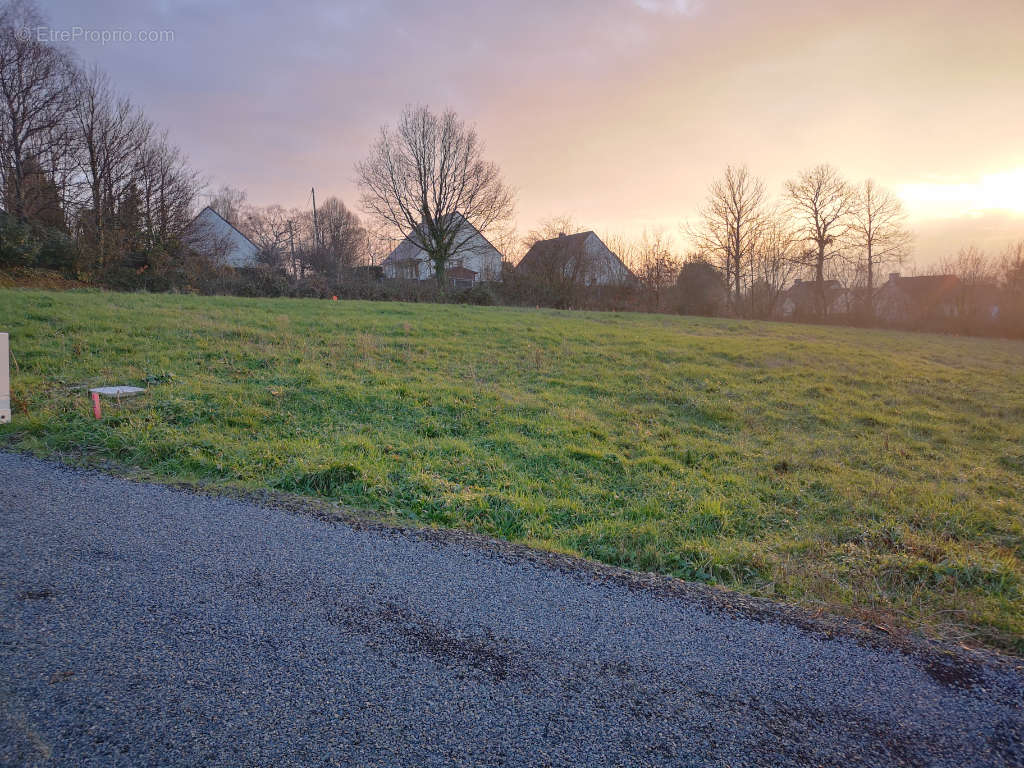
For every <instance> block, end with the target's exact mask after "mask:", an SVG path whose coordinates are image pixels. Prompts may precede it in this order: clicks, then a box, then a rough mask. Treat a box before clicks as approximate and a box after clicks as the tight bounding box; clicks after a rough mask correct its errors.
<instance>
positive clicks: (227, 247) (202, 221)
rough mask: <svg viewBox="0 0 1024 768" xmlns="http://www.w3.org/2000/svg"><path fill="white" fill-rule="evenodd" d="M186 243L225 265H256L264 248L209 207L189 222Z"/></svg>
mask: <svg viewBox="0 0 1024 768" xmlns="http://www.w3.org/2000/svg"><path fill="white" fill-rule="evenodd" d="M182 243H183V244H184V245H185V246H186V247H188V248H190V249H191V250H193V251H195V252H196V253H197V254H199V255H200V256H203V257H205V258H206V259H207V260H209V262H210V263H212V264H216V265H219V266H225V267H234V268H236V269H238V268H242V267H255V266H256V265H257V264H258V263H259V252H260V249H259V248H258V247H257V246H256V244H255V243H253V242H252V240H250V239H249V238H248V237H246V236H245V235H243V234H242V233H241V232H239V231H238V230H237V229H236V228H235V227H234V226H233V225H232V224H231V223H230V222H229V221H227V219H225V218H223V217H222V216H221V215H220V214H219V213H217V212H216V211H215V210H213V208H211V207H210V206H206V207H205V208H203V210H201V211H200V212H199V215H198V216H196V217H195V218H194V219H192V221H191V222H190V223H189V225H188V227H187V228H186V229H185V233H184V235H183V236H182Z"/></svg>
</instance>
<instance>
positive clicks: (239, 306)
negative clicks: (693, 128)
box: [0, 291, 1024, 654]
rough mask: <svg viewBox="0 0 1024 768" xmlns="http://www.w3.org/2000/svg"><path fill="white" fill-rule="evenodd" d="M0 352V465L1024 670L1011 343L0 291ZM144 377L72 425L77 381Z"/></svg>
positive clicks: (1023, 414)
mask: <svg viewBox="0 0 1024 768" xmlns="http://www.w3.org/2000/svg"><path fill="white" fill-rule="evenodd" d="M0 329H2V330H7V331H9V332H10V333H11V347H12V351H13V354H14V356H15V360H16V364H15V365H14V366H12V368H13V370H12V378H13V407H14V423H13V424H12V425H10V426H6V427H2V428H0V445H6V446H8V447H10V448H14V449H19V450H26V451H31V452H32V453H35V454H37V455H42V456H46V455H60V456H62V457H63V458H64V459H65V460H69V461H73V462H78V463H83V464H87V465H88V464H99V463H101V462H111V461H113V462H115V463H117V464H119V465H122V466H127V467H135V468H140V469H141V470H144V471H143V472H142V473H140V474H142V475H143V476H145V477H151V478H156V479H162V480H184V481H191V482H195V481H200V482H204V483H207V484H212V485H214V486H217V485H225V486H240V487H245V488H260V487H272V488H276V489H281V490H285V491H291V492H295V493H299V494H310V495H316V496H323V497H327V498H330V499H336V500H339V501H340V502H342V503H344V504H346V505H350V506H352V507H358V508H361V509H364V510H371V511H373V512H374V513H375V514H377V515H378V516H380V517H381V518H383V519H385V520H392V521H394V520H400V519H408V520H412V521H417V522H420V523H424V524H429V525H437V526H451V527H459V528H466V529H470V530H474V531H480V532H483V533H486V534H489V535H493V536H498V537H502V538H505V539H510V540H515V541H523V542H526V543H528V544H531V545H533V546H537V547H542V548H548V549H553V550H558V551H563V552H570V553H576V554H580V555H583V556H585V557H589V558H593V559H596V560H600V561H604V562H607V563H612V564H616V565H621V566H626V567H628V568H634V569H640V570H651V571H659V572H662V573H667V574H672V575H675V576H679V577H682V578H685V579H691V580H699V581H704V582H709V583H714V584H721V585H725V586H727V587H730V588H733V589H737V590H742V591H744V592H748V593H751V594H755V595H761V596H767V597H771V598H773V599H776V600H781V601H787V602H794V603H799V604H802V605H805V606H810V607H824V608H827V609H829V610H834V611H838V612H842V613H846V614H850V615H854V616H857V617H860V618H862V619H866V620H868V621H872V622H875V623H887V624H891V625H895V626H902V627H911V628H915V629H920V630H922V631H924V632H926V633H928V634H930V635H932V636H937V637H940V638H943V639H945V640H947V641H963V642H971V643H982V644H987V645H989V646H992V647H997V648H1000V649H1003V650H1008V651H1011V652H1015V653H1018V654H1020V653H1024V501H1022V500H1024V343H1021V342H1009V341H998V340H978V339H966V338H948V337H940V336H929V335H918V334H901V333H893V332H883V331H877V332H876V331H865V330H858V329H845V328H835V327H818V326H806V325H794V324H777V323H761V322H744V321H732V320H718V319H702V318H683V317H668V316H658V315H640V314H604V313H571V312H558V311H554V310H550V311H548V310H523V309H504V308H484V307H466V306H454V305H426V304H398V303H366V302H323V301H314V300H290V299H280V300H261V299H238V298H199V297H192V296H172V295H142V294H108V293H45V292H29V291H0ZM167 374H173V378H169V380H168V376H167ZM147 378H149V380H150V382H151V385H150V391H149V392H148V393H147V394H146V395H144V396H143V397H141V398H139V399H138V400H136V401H132V402H129V403H126V404H124V405H121V406H117V405H114V404H109V403H105V413H104V419H103V420H102V421H95V420H94V419H93V418H92V415H91V409H90V403H89V401H88V398H87V395H86V393H85V390H84V389H83V388H82V387H84V386H85V385H89V386H95V385H100V384H136V385H138V384H145V383H146V381H147Z"/></svg>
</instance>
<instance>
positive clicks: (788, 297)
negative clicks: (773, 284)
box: [776, 278, 854, 320]
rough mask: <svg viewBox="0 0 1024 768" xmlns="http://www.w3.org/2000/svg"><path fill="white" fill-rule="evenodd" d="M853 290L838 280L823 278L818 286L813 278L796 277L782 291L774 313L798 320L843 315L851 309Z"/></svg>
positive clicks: (787, 318) (784, 318)
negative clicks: (788, 286)
mask: <svg viewBox="0 0 1024 768" xmlns="http://www.w3.org/2000/svg"><path fill="white" fill-rule="evenodd" d="M853 304H854V298H853V292H852V291H850V290H848V289H847V288H844V287H843V285H842V284H841V283H840V282H839V281H838V280H825V281H824V282H823V283H822V284H821V285H820V286H819V284H818V283H817V281H814V280H801V279H800V278H797V279H796V280H795V281H794V282H793V285H792V287H790V288H789V289H788V290H785V291H783V292H782V294H781V295H780V296H779V300H778V302H777V304H776V313H777V314H778V316H779V317H781V318H782V319H783V320H799V319H803V318H810V317H820V316H821V315H822V308H824V314H825V315H845V314H849V313H850V312H851V311H852V309H853Z"/></svg>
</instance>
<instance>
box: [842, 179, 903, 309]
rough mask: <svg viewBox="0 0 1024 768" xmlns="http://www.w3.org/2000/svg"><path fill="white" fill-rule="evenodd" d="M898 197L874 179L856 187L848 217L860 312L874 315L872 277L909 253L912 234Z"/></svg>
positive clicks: (873, 285) (873, 279)
mask: <svg viewBox="0 0 1024 768" xmlns="http://www.w3.org/2000/svg"><path fill="white" fill-rule="evenodd" d="M906 221H907V215H906V212H905V211H904V210H903V203H902V202H900V199H899V198H898V197H896V196H895V195H893V194H892V193H891V192H889V191H888V190H886V189H883V188H882V187H879V186H878V185H877V184H876V183H875V181H874V179H868V180H867V181H865V182H864V183H863V184H862V185H861V186H860V188H859V189H857V191H856V193H855V195H854V200H853V206H852V211H851V216H850V229H849V239H850V245H851V246H852V247H853V248H854V249H855V250H854V254H853V258H854V260H855V261H856V263H857V265H858V267H859V268H860V269H861V270H862V271H863V274H864V280H865V286H864V289H865V290H864V311H865V313H866V314H867V316H868V317H869V318H873V317H874V315H875V278H876V277H877V275H878V271H879V270H880V269H883V268H884V267H885V266H886V265H890V264H902V263H903V261H904V260H905V259H906V258H907V257H908V256H909V255H910V248H911V244H912V243H913V235H912V234H911V233H910V231H909V230H908V229H907V228H906Z"/></svg>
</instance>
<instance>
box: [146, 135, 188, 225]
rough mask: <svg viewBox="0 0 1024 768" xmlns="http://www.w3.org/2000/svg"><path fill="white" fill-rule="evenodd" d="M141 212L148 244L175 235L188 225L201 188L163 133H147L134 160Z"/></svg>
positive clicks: (175, 148)
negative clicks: (154, 134)
mask: <svg viewBox="0 0 1024 768" xmlns="http://www.w3.org/2000/svg"><path fill="white" fill-rule="evenodd" d="M137 168H138V176H139V180H138V186H139V193H140V197H141V201H140V204H141V209H142V211H141V214H142V219H143V224H144V227H145V230H146V236H147V239H148V240H149V243H150V244H151V245H154V244H157V243H162V242H166V241H167V240H169V239H170V238H172V237H176V236H179V235H180V234H181V233H182V232H183V231H184V229H185V227H186V226H187V225H188V222H189V219H190V217H191V215H192V210H193V207H194V205H195V201H196V198H197V197H198V195H199V192H200V191H201V189H202V187H203V183H202V180H201V179H200V178H199V174H198V173H197V172H196V171H195V170H193V169H192V168H191V167H190V166H189V164H188V160H187V159H186V158H185V156H184V155H183V154H182V152H181V150H180V149H178V147H175V146H174V145H172V144H171V143H170V142H169V141H168V139H167V134H166V133H164V134H161V135H159V136H151V137H150V139H149V141H147V142H146V144H145V145H144V146H143V147H142V150H141V153H140V155H139V160H138V165H137Z"/></svg>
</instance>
